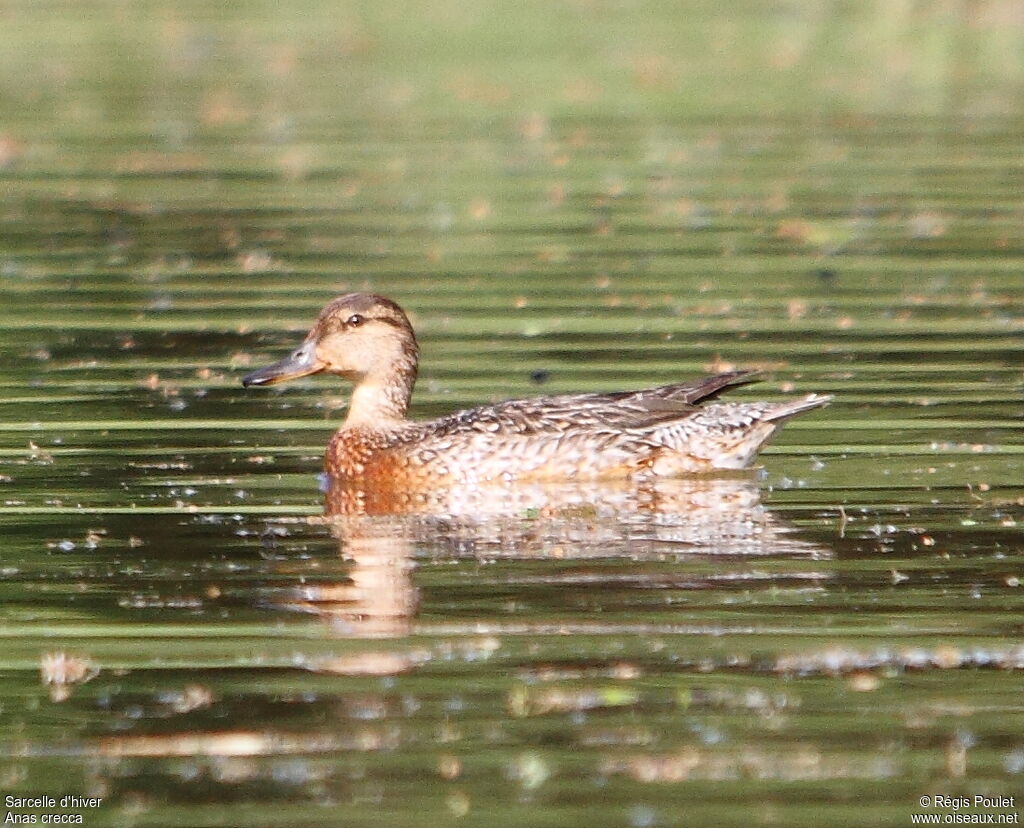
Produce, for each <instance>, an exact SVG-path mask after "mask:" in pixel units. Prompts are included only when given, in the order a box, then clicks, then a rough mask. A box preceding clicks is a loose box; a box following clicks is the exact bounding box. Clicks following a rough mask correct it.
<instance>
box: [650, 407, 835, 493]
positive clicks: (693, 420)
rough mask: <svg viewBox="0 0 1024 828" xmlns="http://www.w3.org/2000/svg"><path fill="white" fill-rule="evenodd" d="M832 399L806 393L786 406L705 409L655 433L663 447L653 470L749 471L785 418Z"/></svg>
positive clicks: (659, 472)
mask: <svg viewBox="0 0 1024 828" xmlns="http://www.w3.org/2000/svg"><path fill="white" fill-rule="evenodd" d="M831 401H832V397H831V395H829V394H808V395H807V396H806V397H802V398H800V399H798V400H792V401H789V402H782V403H774V402H756V403H711V404H710V405H704V406H701V407H700V408H699V409H698V410H697V411H695V412H694V413H693V414H691V415H690V416H689V417H687V418H685V419H682V420H679V421H678V422H675V423H672V424H669V425H665V426H661V427H659V428H658V429H657V431H656V432H655V434H653V435H652V436H655V435H656V437H657V440H658V442H659V443H661V444H662V446H663V447H664V448H663V449H662V450H661V451H658V452H656V454H655V458H656V459H655V460H654V462H653V464H652V469H653V470H654V473H655V474H656V475H658V476H669V475H678V474H688V473H692V472H700V471H712V470H715V469H745V468H747V467H748V466H750V465H751V464H752V463H753V462H754V459H755V458H756V457H757V454H758V452H759V451H761V449H762V448H764V446H765V445H766V444H767V443H768V441H769V440H771V439H772V437H774V436H775V434H776V433H778V431H779V429H780V428H782V426H783V425H784V424H785V423H786V421H787V420H789V419H790V418H791V417H795V416H796V415H797V414H802V413H803V412H805V411H811V410H812V409H815V408H821V407H822V406H825V405H828V404H829V402H831ZM665 449H667V451H666V450H665Z"/></svg>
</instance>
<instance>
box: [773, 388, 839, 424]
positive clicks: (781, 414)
mask: <svg viewBox="0 0 1024 828" xmlns="http://www.w3.org/2000/svg"><path fill="white" fill-rule="evenodd" d="M832 399H833V397H832V395H831V394H808V395H807V396H806V397H802V398H801V399H799V400H793V401H792V402H786V403H779V404H778V405H777V406H776V407H775V408H773V409H772V410H771V411H768V412H766V413H765V414H764V416H763V417H762V418H761V419H763V420H764V421H765V422H768V423H781V422H783V421H785V420H788V419H789V418H790V417H795V416H796V415H797V414H802V413H803V412H804V411H810V410H811V409H814V408H823V407H824V406H826V405H828V404H829V403H830V402H832Z"/></svg>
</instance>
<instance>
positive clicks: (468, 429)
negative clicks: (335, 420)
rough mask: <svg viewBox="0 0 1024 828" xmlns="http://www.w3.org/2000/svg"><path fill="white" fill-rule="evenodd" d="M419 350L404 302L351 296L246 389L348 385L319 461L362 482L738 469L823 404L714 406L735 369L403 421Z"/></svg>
mask: <svg viewBox="0 0 1024 828" xmlns="http://www.w3.org/2000/svg"><path fill="white" fill-rule="evenodd" d="M418 358H419V349H418V347H417V344H416V336H415V334H414V333H413V329H412V326H411V325H410V324H409V320H408V318H407V317H406V315H405V313H404V312H403V311H402V309H401V308H400V307H399V306H398V305H396V304H395V303H394V302H392V301H391V300H389V299H385V298H384V297H382V296H375V295H373V294H366V293H350V294H347V295H345V296H340V297H338V298H337V299H335V300H334V301H333V302H331V303H330V304H328V305H327V306H326V307H325V308H324V309H323V311H322V312H321V313H320V316H319V317H318V318H317V321H316V323H315V324H314V326H313V329H312V330H311V331H310V333H309V335H308V336H307V337H306V339H305V341H304V342H303V343H302V345H300V346H299V348H298V349H297V350H295V351H294V352H293V353H292V354H291V355H290V356H288V357H286V358H285V359H283V360H281V361H280V362H278V363H275V364H274V365H271V366H269V367H267V368H263V369H261V370H259V371H255V372H253V373H252V374H250V375H249V376H247V377H246V378H245V379H244V380H243V381H242V382H243V384H244V385H246V386H249V385H270V384H272V383H275V382H281V381H283V380H286V379H291V378H294V377H300V376H305V375H307V374H313V373H318V372H320V371H327V372H330V373H334V374H338V375H340V376H343V377H345V378H347V379H349V380H351V381H352V382H353V383H354V389H353V392H352V398H351V400H350V403H349V410H348V416H347V418H346V420H345V422H344V424H343V425H342V426H341V428H340V429H338V431H337V433H335V435H334V437H332V438H331V442H330V444H329V445H328V447H327V456H326V458H325V466H326V469H327V472H328V473H329V474H330V475H331V476H332V477H333V478H336V479H344V480H348V481H359V482H360V484H361V485H364V486H365V487H367V488H376V487H410V488H416V487H431V486H437V485H454V484H475V483H483V482H488V481H502V480H505V481H508V480H573V479H575V480H581V479H598V478H623V477H634V478H644V477H663V476H676V475H682V474H689V473H695V472H707V471H712V470H715V469H740V468H746V467H747V466H749V465H750V464H751V463H752V462H753V460H754V458H755V457H756V456H757V452H758V451H759V450H760V449H761V447H762V446H763V445H764V444H765V443H766V442H767V441H768V440H769V439H770V438H771V437H772V435H773V434H775V432H776V431H777V430H778V429H779V427H780V426H781V425H782V424H783V423H784V422H785V421H786V420H788V419H789V418H790V417H793V416H795V415H796V414H800V413H801V412H804V411H808V410H810V409H813V408H819V407H821V406H823V405H826V404H827V403H828V402H829V400H830V399H831V397H828V396H823V395H819V394H810V395H807V396H805V397H802V398H800V399H797V400H793V401H790V402H783V403H769V402H753V403H719V402H716V401H715V399H716V398H717V396H718V395H719V394H720V393H721V392H723V391H725V390H727V389H729V388H731V387H734V386H737V385H742V384H744V383H747V382H751V381H752V380H753V376H754V375H753V373H752V372H748V371H731V372H728V373H723V374H714V375H711V376H707V377H702V378H700V379H697V380H693V381H690V382H685V383H678V384H673V385H663V386H659V387H656V388H645V389H642V390H639V391H622V392H616V393H607V394H603V393H595V394H566V395H561V396H551V397H536V398H533V399H525V400H509V401H507V402H503V403H498V404H497V405H490V406H482V407H480V408H474V409H470V410H467V411H458V412H456V413H454V414H450V415H448V416H446V417H441V418H439V419H436V420H430V421H426V422H415V421H411V420H408V419H406V416H405V415H406V411H407V409H408V406H409V399H410V397H411V395H412V389H413V385H414V384H415V382H416V370H417V365H418Z"/></svg>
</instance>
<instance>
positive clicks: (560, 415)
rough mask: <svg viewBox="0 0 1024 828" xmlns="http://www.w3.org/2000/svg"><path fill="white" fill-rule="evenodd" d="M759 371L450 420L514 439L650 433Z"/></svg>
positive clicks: (506, 405) (556, 399) (543, 401)
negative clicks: (542, 435) (635, 431)
mask: <svg viewBox="0 0 1024 828" xmlns="http://www.w3.org/2000/svg"><path fill="white" fill-rule="evenodd" d="M755 375H756V372H754V371H729V372H726V373H722V374H713V375H711V376H707V377H701V378H700V379H697V380H693V381H690V382H684V383H676V384H673V385H662V386H658V387H655V388H645V389H642V390H639V391H619V392H614V393H594V394H565V395H560V396H553V397H534V398H532V399H524V400H508V401H507V402H503V403H498V404H497V405H491V406H483V407H481V408H474V409H470V410H468V411H460V412H458V413H456V414H453V415H451V420H452V425H457V426H458V427H461V428H467V427H468V428H471V429H473V430H477V431H491V432H505V433H514V434H537V433H551V432H556V433H563V434H564V433H572V432H584V433H585V432H590V433H594V434H597V433H607V432H621V431H626V430H633V429H650V428H655V427H657V426H660V425H664V424H666V423H670V422H673V421H676V420H681V419H684V418H686V417H689V416H690V415H691V414H693V413H694V412H695V411H698V410H699V408H698V406H697V405H695V403H698V402H701V401H704V400H710V399H713V398H714V397H715V396H717V395H718V394H720V393H722V392H723V391H725V390H726V389H727V388H730V387H733V386H736V385H743V384H744V383H748V382H752V381H753V380H754V378H755Z"/></svg>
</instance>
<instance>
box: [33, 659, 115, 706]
mask: <svg viewBox="0 0 1024 828" xmlns="http://www.w3.org/2000/svg"><path fill="white" fill-rule="evenodd" d="M39 672H40V674H41V676H42V680H43V684H44V685H46V686H47V687H49V689H50V699H51V701H54V702H62V701H65V700H67V699H68V698H69V697H70V696H71V687H72V686H73V685H75V684H85V683H86V682H87V681H91V680H92V679H94V678H96V676H98V675H99V673H100V668H99V665H98V664H96V662H94V661H93V660H92V659H90V658H86V657H82V656H73V655H68V654H67V653H64V652H56V653H43V657H42V659H41V660H40V664H39Z"/></svg>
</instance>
